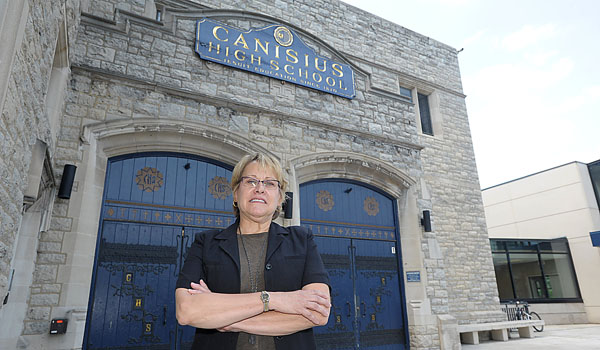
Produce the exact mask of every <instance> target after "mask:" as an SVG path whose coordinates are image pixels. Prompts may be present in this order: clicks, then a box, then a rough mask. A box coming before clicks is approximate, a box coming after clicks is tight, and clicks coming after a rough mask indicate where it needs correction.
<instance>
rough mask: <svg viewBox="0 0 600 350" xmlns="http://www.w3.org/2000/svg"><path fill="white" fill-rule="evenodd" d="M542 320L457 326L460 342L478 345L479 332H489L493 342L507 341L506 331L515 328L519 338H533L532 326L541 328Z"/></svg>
mask: <svg viewBox="0 0 600 350" xmlns="http://www.w3.org/2000/svg"><path fill="white" fill-rule="evenodd" d="M544 324H545V322H544V321H543V320H522V321H504V322H488V323H473V324H463V325H459V326H458V333H459V334H460V340H461V342H462V343H465V344H479V332H483V331H491V333H492V339H493V340H501V341H507V340H508V330H509V329H511V328H517V329H518V330H519V337H521V338H533V337H534V335H533V326H543V325H544Z"/></svg>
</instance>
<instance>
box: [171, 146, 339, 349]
mask: <svg viewBox="0 0 600 350" xmlns="http://www.w3.org/2000/svg"><path fill="white" fill-rule="evenodd" d="M286 186H287V182H286V181H285V179H284V178H283V171H282V169H281V165H280V164H279V162H278V161H277V160H276V159H274V158H272V157H270V156H267V155H263V154H256V155H254V156H250V155H247V156H245V157H243V158H242V160H240V162H239V163H238V164H237V165H236V166H235V168H234V169H233V174H232V178H231V188H232V190H233V210H234V212H235V215H236V217H237V220H236V222H235V223H234V224H233V225H231V226H229V227H228V228H226V229H224V230H210V231H207V232H204V233H202V234H199V235H196V239H195V241H194V243H193V244H192V246H191V247H190V249H189V250H188V253H187V256H186V259H185V264H184V266H183V268H182V270H181V273H180V275H179V279H178V280H177V290H176V291H175V298H176V304H177V320H178V322H179V323H180V324H181V325H190V326H194V327H196V328H197V329H196V335H195V338H194V345H193V347H192V349H219V350H220V349H261V350H262V349H278V350H283V349H286V350H287V349H314V348H315V341H314V337H313V333H312V327H314V326H317V325H325V324H326V323H327V320H328V318H329V309H330V307H331V303H330V296H329V286H328V283H329V280H328V277H327V273H326V272H325V269H324V267H323V262H322V261H321V257H320V255H319V253H318V252H317V248H316V244H315V243H314V241H313V236H312V233H311V232H310V231H308V230H307V229H305V228H303V227H299V226H295V227H287V228H284V227H281V226H279V225H277V224H276V223H273V222H272V220H273V219H274V218H276V217H277V216H278V215H279V212H280V210H281V204H282V203H283V201H284V196H285V188H286Z"/></svg>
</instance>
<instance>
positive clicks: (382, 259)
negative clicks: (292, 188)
mask: <svg viewBox="0 0 600 350" xmlns="http://www.w3.org/2000/svg"><path fill="white" fill-rule="evenodd" d="M300 213H301V223H302V225H303V226H308V227H310V228H311V229H312V231H313V233H314V234H315V237H316V242H317V245H318V247H319V252H320V253H321V256H322V258H323V262H324V264H325V268H326V269H327V272H328V274H329V278H330V282H331V287H332V304H333V306H332V309H331V316H330V318H329V322H328V324H327V325H326V326H323V327H317V328H315V336H316V339H317V345H318V347H319V348H320V349H359V348H363V349H378V350H379V349H381V350H384V349H390V350H391V349H408V330H407V327H406V310H405V299H404V294H403V290H404V289H403V284H402V281H403V280H402V278H401V276H402V274H401V261H402V259H401V257H400V249H399V240H398V234H397V232H398V230H397V216H396V209H395V205H394V201H393V200H392V199H391V198H389V197H388V196H386V195H385V194H382V193H380V192H379V191H376V190H374V189H371V188H369V187H367V186H365V185H362V184H359V183H355V182H347V181H342V180H326V181H315V182H309V183H306V184H303V185H301V186H300Z"/></svg>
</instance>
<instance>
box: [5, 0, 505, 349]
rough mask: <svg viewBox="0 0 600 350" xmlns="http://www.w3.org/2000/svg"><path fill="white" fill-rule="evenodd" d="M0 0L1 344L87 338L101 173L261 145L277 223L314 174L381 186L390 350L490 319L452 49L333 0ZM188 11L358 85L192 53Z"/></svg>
mask: <svg viewBox="0 0 600 350" xmlns="http://www.w3.org/2000/svg"><path fill="white" fill-rule="evenodd" d="M0 10H2V11H1V12H0V13H2V14H3V15H2V16H3V17H2V18H1V20H2V22H1V23H0V30H1V31H0V35H1V39H2V43H3V44H2V46H3V47H7V48H8V49H7V50H3V52H2V53H0V55H1V56H2V57H1V58H2V60H1V61H0V84H2V85H1V86H0V98H1V99H0V110H1V112H2V122H1V123H0V144H1V145H2V147H0V149H1V150H0V152H1V153H0V155H1V156H0V173H1V174H2V176H1V177H0V178H1V180H0V196H1V201H0V220H1V221H0V228H1V231H0V295H1V296H2V297H3V298H4V296H6V298H5V301H6V302H5V304H4V305H3V306H2V308H1V309H0V319H2V320H4V321H8V322H5V324H6V325H9V326H7V327H5V328H4V329H3V330H1V331H0V347H1V348H22V349H43V348H52V349H76V348H82V347H83V348H93V347H92V345H90V344H91V342H90V340H89V339H91V338H90V337H92V335H90V334H91V332H92V330H90V329H89V328H90V327H91V326H90V322H91V321H90V317H91V316H90V313H91V310H92V309H91V308H92V307H93V305H95V304H94V303H95V301H94V300H95V299H94V295H93V294H94V293H93V291H94V290H95V289H94V288H96V282H98V281H99V280H97V278H98V277H97V275H98V274H99V272H98V271H100V265H101V263H102V261H101V258H100V257H99V252H101V251H102V249H103V248H102V247H101V245H102V244H104V243H103V242H104V241H102V240H101V237H104V236H103V233H102V232H103V231H102V230H103V227H105V226H103V225H105V224H104V223H105V222H108V221H110V220H108V219H107V217H108V216H107V215H109V214H108V212H109V211H110V209H107V208H109V204H110V203H109V202H108V201H106V200H105V199H106V198H108V197H107V196H108V194H107V193H108V192H107V191H108V190H107V188H108V187H107V186H108V185H109V170H110V169H112V168H111V167H114V165H113V164H116V163H115V162H116V160H118V159H121V158H119V157H126V156H131V155H146V154H148V155H153V154H158V153H157V152H163V153H160V154H159V155H165V156H166V155H167V153H164V152H169V153H168V155H171V156H172V155H177V154H185V155H193V156H197V157H202V159H205V160H206V159H208V160H209V161H208V162H209V163H210V162H212V161H214V162H217V163H218V164H221V165H223V167H224V168H227V167H228V166H229V167H231V166H232V165H234V164H235V163H236V161H237V160H238V159H239V158H240V157H241V156H243V155H244V154H247V153H252V152H256V151H261V152H266V153H269V154H272V155H274V156H275V157H277V158H278V159H280V160H281V162H282V164H283V166H284V168H285V170H286V172H287V175H288V177H289V180H290V183H291V190H290V191H291V192H292V193H293V194H294V196H293V198H294V199H293V204H294V205H293V208H294V209H293V215H292V218H291V219H285V218H280V219H278V220H279V221H280V222H282V223H283V224H286V225H290V224H305V223H306V222H308V221H310V220H308V219H307V220H308V221H303V220H304V219H303V218H304V216H303V215H304V214H303V213H302V212H301V209H300V208H301V207H302V205H303V204H302V201H303V200H304V199H303V198H301V195H300V192H301V189H302V188H303V186H305V184H308V183H313V182H315V181H317V182H316V183H318V181H325V182H326V181H327V180H335V181H342V182H344V181H346V182H347V183H358V184H360V186H363V187H364V188H366V189H374V191H375V192H377V193H384V194H385V196H387V197H389V198H391V202H390V203H392V204H391V206H392V207H393V208H394V213H393V216H394V218H395V219H394V220H395V221H394V222H395V223H396V226H394V227H395V228H394V230H396V231H395V232H397V235H396V236H393V235H392V236H393V237H395V238H394V241H392V243H391V244H393V245H394V244H395V246H394V247H393V248H392V252H395V247H397V248H398V252H399V253H398V254H397V256H398V263H399V267H397V268H396V269H397V272H398V274H399V275H398V276H399V278H400V282H399V283H400V287H399V292H398V293H399V294H398V298H399V300H400V301H401V308H400V309H398V312H397V313H398V314H402V315H400V316H398V317H400V322H405V326H406V327H405V331H406V334H407V335H408V336H407V337H405V338H406V339H404V340H403V341H402V342H401V343H402V344H404V345H405V346H406V347H408V346H410V348H412V349H439V348H447V349H450V348H457V347H459V340H458V333H457V331H456V325H457V324H462V323H473V322H483V321H495V320H499V319H502V318H503V315H502V313H501V312H500V308H499V302H498V295H497V289H496V282H495V276H494V271H493V266H492V260H491V254H490V249H489V242H488V237H487V232H486V225H485V217H484V213H483V206H482V201H481V194H480V190H479V183H478V177H477V171H476V166H475V159H474V153H473V147H472V143H471V136H470V130H469V123H468V118H467V113H466V107H465V95H464V94H463V92H462V85H461V80H460V72H459V68H458V61H457V53H456V50H455V49H453V48H451V47H449V46H447V45H444V44H442V43H439V42H437V41H435V40H433V39H431V38H428V37H425V36H423V35H420V34H418V33H415V32H412V31H410V30H408V29H406V28H403V27H401V26H399V25H396V24H393V23H390V22H388V21H385V20H383V19H381V18H378V17H376V16H373V15H371V14H369V13H366V12H364V11H362V10H359V9H357V8H354V7H352V6H349V5H346V4H345V3H343V2H339V1H336V0H327V1H325V0H323V1H287V0H278V1H275V2H273V1H259V0H257V1H251V2H240V1H233V0H228V1H190V0H130V1H116V0H103V1H100V0H98V1H77V0H63V1H60V0H55V1H36V0H30V1H24V2H19V1H8V2H3V3H2V4H0ZM201 18H209V19H211V20H214V21H218V22H219V23H223V25H226V26H230V27H232V28H238V29H240V30H243V31H249V30H251V29H256V28H263V27H265V26H269V25H272V24H277V25H280V26H284V27H286V28H289V29H290V30H292V32H293V33H294V34H295V35H296V36H297V37H299V38H301V40H302V41H303V42H304V43H305V44H306V45H307V46H308V47H310V48H311V49H312V50H314V52H315V53H316V54H317V55H319V57H323V58H326V59H328V60H331V61H332V62H342V63H344V64H347V65H349V66H350V67H351V68H352V70H353V73H354V88H355V92H356V94H355V95H356V96H355V97H354V98H353V99H348V98H344V97H340V96H335V95H332V94H329V93H326V92H322V91H318V90H314V89H310V88H307V87H304V86H300V85H296V84H293V83H290V82H286V81H282V80H278V79H274V78H271V77H267V76H263V75H258V74H254V73H249V72H247V71H243V70H239V69H235V68H231V67H228V66H225V65H221V64H218V63H213V62H209V61H206V60H203V59H201V58H200V57H199V56H198V55H197V54H196V53H195V52H194V46H195V37H196V26H197V21H198V20H199V19H201ZM5 43H6V46H5ZM407 91H408V92H409V93H408V95H407V94H406V92H407ZM419 94H420V95H424V96H427V98H428V103H429V107H430V111H431V120H432V132H431V133H432V134H433V135H428V134H426V133H424V132H423V130H422V127H421V120H420V115H421V113H420V111H419V104H418V103H417V100H418V96H419ZM65 164H73V165H76V166H77V172H76V176H75V179H74V180H75V181H74V185H73V189H72V194H71V197H70V199H64V198H58V197H57V196H56V192H57V188H58V186H59V184H60V183H61V180H62V179H61V177H62V170H63V166H64V165H65ZM188 164H189V163H188ZM186 170H187V169H186ZM363 187H361V188H363ZM304 188H306V187H304ZM111 203H112V202H111ZM117 204H119V203H117ZM120 204H122V203H120ZM360 205H362V203H361V204H360ZM365 210H366V209H365ZM423 210H429V211H430V212H431V218H432V226H433V229H432V230H431V232H424V230H423V227H422V226H421V225H420V218H421V216H422V211H423ZM369 215H371V214H369ZM106 220H108V221H106ZM131 222H133V221H131ZM313 222H316V221H315V220H313ZM319 232H320V231H319ZM367 232H368V231H367ZM371 233H372V234H373V237H375V235H376V232H375V231H372V232H371ZM361 235H362V231H361ZM379 235H380V236H381V231H379ZM386 237H387V234H386ZM355 238H357V240H358V241H360V239H359V238H358V236H357V237H355ZM361 238H364V237H362V236H361ZM394 254H396V253H394ZM405 272H411V273H412V275H411V276H415V273H416V275H417V276H419V277H420V278H418V279H417V280H411V281H408V280H407V276H406V274H405ZM398 276H397V277H398ZM98 283H100V282H98ZM334 289H335V286H334ZM378 302H379V299H378ZM165 310H166V306H165ZM165 314H166V311H165ZM56 318H61V319H67V320H68V328H67V332H66V334H57V335H51V334H49V330H50V325H51V320H52V319H56ZM165 319H166V316H165ZM372 320H373V321H374V320H375V316H373V318H372ZM165 322H166V321H165ZM402 337H404V335H402ZM144 339H146V338H144Z"/></svg>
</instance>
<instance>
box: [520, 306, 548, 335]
mask: <svg viewBox="0 0 600 350" xmlns="http://www.w3.org/2000/svg"><path fill="white" fill-rule="evenodd" d="M515 304H516V313H515V316H516V318H517V320H541V319H542V318H541V317H540V315H538V313H537V312H535V311H531V312H530V311H529V304H528V303H527V302H526V301H517V302H516V303H515ZM533 329H534V330H535V331H536V332H541V331H543V330H544V325H540V326H533Z"/></svg>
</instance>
